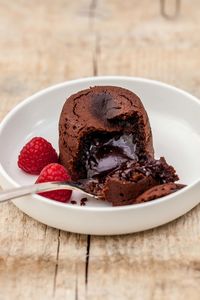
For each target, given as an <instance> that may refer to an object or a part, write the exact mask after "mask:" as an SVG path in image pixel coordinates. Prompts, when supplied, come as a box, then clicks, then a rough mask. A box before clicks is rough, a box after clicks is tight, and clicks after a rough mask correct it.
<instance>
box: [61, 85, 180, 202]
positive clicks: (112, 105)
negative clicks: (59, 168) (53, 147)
mask: <svg viewBox="0 0 200 300" xmlns="http://www.w3.org/2000/svg"><path fill="white" fill-rule="evenodd" d="M59 148H60V162H61V164H63V165H64V166H65V167H66V168H67V170H68V171H69V173H70V175H71V178H72V180H74V181H79V182H80V183H81V184H82V185H83V186H84V188H85V190H86V191H88V192H90V193H92V194H94V195H98V196H99V197H100V198H101V199H103V200H106V201H109V202H111V203H112V204H113V205H127V204H133V203H138V202H139V200H137V199H140V198H139V196H140V195H142V194H143V193H144V192H146V191H147V190H149V189H150V188H152V187H154V186H159V185H162V184H166V183H173V182H175V181H176V180H178V176H177V175H176V172H175V170H174V168H173V167H172V166H169V165H168V164H167V162H166V161H165V159H164V158H160V159H159V160H156V159H155V158H154V150H153V141H152V133H151V127H150V124H149V119H148V116H147V113H146V111H145V109H144V106H143V104H142V102H141V100H140V99H139V97H138V96H137V95H136V94H134V93H133V92H131V91H129V90H127V89H124V88H121V87H115V86H96V87H93V88H90V89H86V90H83V91H80V92H78V93H76V94H74V95H72V96H70V97H69V98H68V99H67V101H66V102H65V104H64V106H63V109H62V112H61V116H60V122H59ZM157 194H158V193H157ZM168 194H169V192H168ZM161 195H162V196H163V192H162V193H161ZM159 196H160V195H158V197H159ZM147 198H148V197H147ZM142 199H143V198H142ZM145 199H146V198H145ZM145 201H148V200H145ZM141 202H144V201H143V200H141Z"/></svg>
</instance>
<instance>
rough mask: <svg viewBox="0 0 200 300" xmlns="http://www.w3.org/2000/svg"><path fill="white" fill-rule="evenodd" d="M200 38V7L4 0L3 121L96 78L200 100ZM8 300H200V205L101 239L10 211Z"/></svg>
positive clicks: (0, 284)
mask: <svg viewBox="0 0 200 300" xmlns="http://www.w3.org/2000/svg"><path fill="white" fill-rule="evenodd" d="M199 30H200V2H199V0H193V1H188V0H181V1H178V0H177V2H176V1H175V0H168V1H159V0H154V1H148V0H141V1H137V0H123V1H122V0H109V1H106V0H91V1H89V0H81V1H78V0H75V1H71V0H57V1H50V0H49V1H48V0H43V1H40V0H31V1H26V0H18V1H14V0H0V117H1V118H3V116H5V115H6V113H7V112H8V111H9V110H10V109H12V108H13V107H14V106H15V105H16V104H17V103H19V102H20V101H22V100H23V99H24V98H26V97H27V96H29V95H31V94H33V93H34V92H36V91H38V90H40V89H42V88H45V87H48V86H50V85H51V84H55V83H58V82H62V81H65V80H69V79H73V78H80V77H83V76H91V75H113V74H114V75H130V76H143V77H148V78H153V79H158V80H162V81H165V82H167V83H170V84H174V85H176V86H178V87H180V88H183V89H185V90H188V91H189V92H191V93H193V94H194V95H196V96H200V34H199ZM1 147H3V145H1ZM188 201H189V199H188ZM0 299H1V300H7V299H9V300H10V299H12V300H13V299H37V300H38V299H42V300H43V299H48V300H50V299H70V300H71V299H77V300H78V299H79V300H81V299H88V300H90V299H99V300H102V299H104V300H110V299H130V300H132V299H134V300H140V299H141V300H151V299H152V300H154V299H155V300H156V299H157V300H160V299H164V300H165V299H166V300H172V299H182V300H184V299H186V300H188V299H192V300H196V299H200V206H198V207H196V208H195V209H193V210H192V211H191V212H189V213H188V214H187V215H185V216H184V217H182V218H179V219H178V220H176V221H174V222H172V223H170V224H168V225H165V226H162V227H160V228H157V229H154V230H149V231H146V232H141V233H138V234H132V235H126V236H113V237H111V236H110V237H95V236H84V235H79V234H72V233H67V232H63V231H60V230H56V229H52V228H50V227H47V226H45V225H43V224H40V223H38V222H37V221H35V220H33V219H31V218H29V217H28V216H26V215H25V214H23V213H22V212H20V211H19V210H18V209H17V208H16V207H15V206H14V205H13V204H11V203H9V204H3V205H1V210H0Z"/></svg>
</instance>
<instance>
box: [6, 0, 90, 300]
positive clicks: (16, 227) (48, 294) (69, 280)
mask: <svg viewBox="0 0 200 300" xmlns="http://www.w3.org/2000/svg"><path fill="white" fill-rule="evenodd" d="M90 10H91V8H90V1H84V0H83V1H64V0H59V1H56V2H55V1H51V2H49V1H42V2H41V1H29V2H27V1H23V0H20V1H18V2H17V3H15V2H13V1H4V0H1V1H0V28H1V30H0V41H1V51H0V118H2V117H3V116H4V115H5V114H6V113H7V112H8V111H9V110H10V109H11V108H12V107H13V106H14V105H15V104H17V103H19V102H20V101H22V100H23V99H24V98H26V97H27V96H29V95H31V94H32V93H34V92H36V91H38V90H40V89H42V88H45V87H47V86H49V85H51V84H55V83H57V82H62V81H65V80H68V79H73V78H79V77H84V76H90V75H91V74H92V73H93V48H94V41H95V40H94V38H93V36H90V35H89V34H88V32H89V23H90ZM72 29H73V30H72ZM0 224H1V226H0V241H1V247H0V299H3V300H7V299H64V298H68V299H76V298H77V297H79V299H83V297H84V293H85V261H86V250H87V236H79V235H76V234H69V233H64V232H62V231H61V232H60V231H59V230H56V229H52V228H49V227H47V226H45V225H42V224H40V223H38V222H37V221H34V220H33V219H31V218H29V217H28V216H26V215H24V214H23V213H22V212H20V211H19V210H18V209H17V208H15V207H14V205H12V204H11V203H10V204H4V205H2V206H1V210H0ZM78 295H79V296H78Z"/></svg>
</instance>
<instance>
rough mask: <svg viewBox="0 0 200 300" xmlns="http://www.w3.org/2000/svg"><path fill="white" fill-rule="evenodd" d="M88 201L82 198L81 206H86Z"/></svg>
mask: <svg viewBox="0 0 200 300" xmlns="http://www.w3.org/2000/svg"><path fill="white" fill-rule="evenodd" d="M87 201H88V199H87V198H82V199H81V203H80V205H81V206H85V205H86V202H87Z"/></svg>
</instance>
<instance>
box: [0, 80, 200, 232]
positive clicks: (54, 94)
mask: <svg viewBox="0 0 200 300" xmlns="http://www.w3.org/2000/svg"><path fill="white" fill-rule="evenodd" d="M94 85H116V86H121V87H125V88H128V89H130V90H132V91H134V92H135V93H136V94H138V95H139V96H140V98H141V99H142V102H143V103H144V106H145V108H146V110H147V113H148V115H149V118H150V123H151V127H152V131H153V138H154V147H155V153H156V157H160V156H165V158H166V159H167V161H168V162H169V163H170V164H172V165H173V166H174V167H175V168H176V170H177V173H178V174H179V176H180V182H182V183H185V184H188V187H186V188H184V189H183V190H180V191H178V192H176V193H174V194H171V195H169V196H166V197H163V198H161V199H158V200H155V201H152V202H148V203H144V204H137V205H129V206H123V207H110V206H109V205H108V204H107V203H105V202H101V201H99V202H98V201H96V200H93V199H90V200H89V202H88V203H87V206H80V205H71V204H62V203H58V202H56V201H52V200H48V199H46V198H43V197H41V196H38V195H34V196H30V197H28V198H27V197H24V198H21V199H17V200H15V201H14V203H15V205H16V206H17V207H19V208H20V209H21V210H22V211H24V212H25V213H26V214H28V215H29V216H31V217H33V218H34V219H36V220H38V221H40V222H42V223H44V224H47V225H49V226H52V227H56V228H59V229H63V230H67V231H72V232H77V233H85V234H98V235H108V234H124V233H131V232H137V231H141V230H146V229H149V228H153V227H156V226H159V225H162V224H164V223H167V222H169V221H171V220H173V219H175V218H177V217H179V216H181V215H183V214H184V213H186V212H187V211H189V210H190V209H191V208H193V207H194V206H195V205H197V204H198V203H199V200H200V195H199V190H200V122H199V119H200V102H199V101H198V99H196V98H195V97H193V96H191V95H190V94H188V93H186V92H184V91H182V90H179V89H177V88H175V87H172V86H169V85H166V84H164V83H161V82H157V81H152V80H147V79H142V78H131V77H114V76H110V77H91V78H84V79H80V80H74V81H69V82H65V83H62V84H59V85H56V86H53V87H50V88H48V89H45V90H43V91H41V92H39V93H37V94H35V95H33V96H31V97H29V98H28V99H26V100H25V101H24V102H22V103H21V104H19V105H18V106H17V107H15V108H14V109H13V110H12V111H11V112H10V113H9V114H8V115H7V116H6V118H5V119H4V120H3V122H2V123H1V125H0V145H1V147H0V180H1V181H0V182H1V185H2V186H3V187H4V188H10V187H14V186H20V185H25V184H30V183H33V182H34V181H35V179H36V178H35V177H34V176H31V175H27V174H25V173H23V172H22V171H21V170H19V169H18V167H17V156H18V153H19V151H20V149H21V148H22V146H23V145H24V144H25V143H26V142H27V141H28V140H29V139H31V138H32V137H34V136H43V137H45V138H47V139H48V140H49V141H50V142H51V143H52V144H53V145H54V147H56V148H57V149H58V147H57V144H58V129H57V128H58V120H59V115H60V112H61V109H62V106H63V104H64V102H65V99H66V98H67V97H68V96H69V95H71V94H73V93H75V92H77V91H80V90H82V89H85V88H88V87H90V86H94ZM80 197H81V195H80V194H76V193H74V194H73V199H75V200H77V199H79V198H80Z"/></svg>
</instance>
